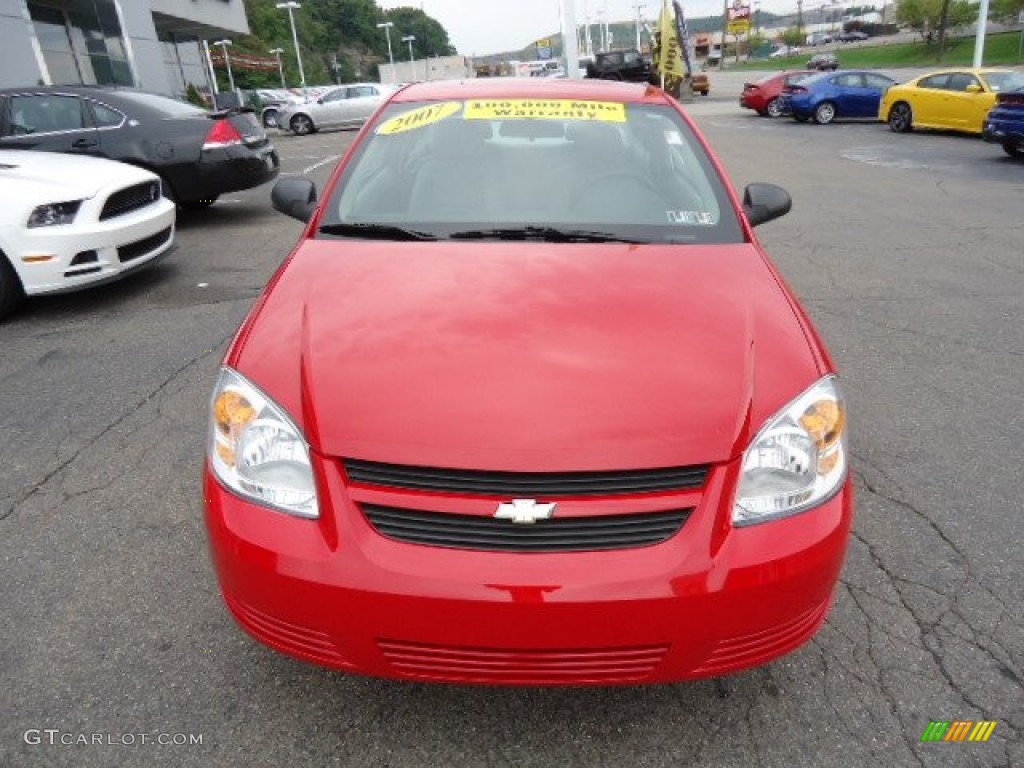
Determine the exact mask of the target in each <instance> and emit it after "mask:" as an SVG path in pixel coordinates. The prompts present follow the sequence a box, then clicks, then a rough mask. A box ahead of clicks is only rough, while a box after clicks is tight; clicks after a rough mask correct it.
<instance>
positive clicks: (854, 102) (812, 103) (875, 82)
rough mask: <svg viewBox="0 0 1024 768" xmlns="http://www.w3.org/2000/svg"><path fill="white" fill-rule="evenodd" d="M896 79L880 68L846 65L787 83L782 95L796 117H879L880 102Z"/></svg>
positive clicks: (818, 120)
mask: <svg viewBox="0 0 1024 768" xmlns="http://www.w3.org/2000/svg"><path fill="white" fill-rule="evenodd" d="M895 84H896V81H895V80H893V79H892V78H890V77H886V76H885V75H880V74H878V73H877V72H870V71H865V70H859V69H845V70H840V71H838V72H828V73H823V74H820V75H814V76H812V77H808V78H807V79H806V80H801V81H800V82H799V83H797V84H795V85H787V86H786V88H785V89H784V90H783V92H782V96H783V99H785V101H786V104H787V106H788V108H789V111H790V113H791V114H792V115H793V118H794V119H795V120H799V121H800V122H801V123H802V122H805V121H807V120H812V119H813V120H814V122H816V123H818V124H820V125H826V124H828V123H831V122H832V121H833V120H835V119H836V118H837V117H870V118H871V119H872V120H877V119H878V102H879V101H881V100H882V94H883V93H885V90H886V89H887V88H888V87H889V86H891V85H895Z"/></svg>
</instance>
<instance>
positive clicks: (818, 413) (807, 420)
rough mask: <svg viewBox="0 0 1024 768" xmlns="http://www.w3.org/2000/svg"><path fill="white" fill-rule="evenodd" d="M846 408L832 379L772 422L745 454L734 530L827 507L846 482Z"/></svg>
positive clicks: (813, 387) (836, 382)
mask: <svg viewBox="0 0 1024 768" xmlns="http://www.w3.org/2000/svg"><path fill="white" fill-rule="evenodd" d="M846 468H847V459H846V406H845V405H844V403H843V396H842V393H841V392H840V390H839V382H838V380H837V379H836V377H835V376H826V377H825V378H823V379H821V380H820V381H818V382H817V383H815V384H814V386H812V387H811V388H810V389H808V390H807V391H806V392H804V393H803V394H802V395H800V396H799V397H798V398H796V399H795V400H794V401H793V402H791V403H790V404H789V405H787V406H786V407H785V408H783V409H782V410H781V411H780V412H779V413H778V414H776V415H775V416H774V417H772V418H771V419H770V420H769V421H768V423H767V424H765V426H764V427H762V428H761V431H760V432H758V433H757V436H756V437H755V438H754V439H753V441H751V443H750V446H749V447H748V448H747V450H746V451H745V452H744V453H743V465H742V468H741V469H740V479H739V484H738V487H737V490H736V500H735V501H734V502H733V508H732V522H733V524H734V525H750V524H752V523H760V522H764V521H765V520H772V519H775V518H779V517H785V516H787V515H792V514H795V513H797V512H802V511H803V510H805V509H809V508H811V507H813V506H816V505H818V504H821V503H822V502H823V501H826V500H827V499H829V498H830V497H831V496H833V495H834V494H835V493H836V492H837V491H838V490H839V489H840V488H841V487H842V484H843V481H844V480H845V479H846Z"/></svg>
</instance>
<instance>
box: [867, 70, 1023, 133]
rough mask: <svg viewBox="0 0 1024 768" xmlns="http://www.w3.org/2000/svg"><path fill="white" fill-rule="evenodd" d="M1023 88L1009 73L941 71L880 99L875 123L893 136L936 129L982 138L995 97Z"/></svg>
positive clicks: (1019, 78) (1018, 78)
mask: <svg viewBox="0 0 1024 768" xmlns="http://www.w3.org/2000/svg"><path fill="white" fill-rule="evenodd" d="M1021 86H1024V74H1022V73H1020V72H1015V71H1013V70H1011V69H973V68H970V67H968V68H964V69H943V70H940V71H937V72H929V73H928V74H926V75H922V76H921V77H918V78H915V79H913V80H909V81H907V82H906V83H902V84H900V85H894V86H892V87H891V88H889V90H887V91H886V92H885V95H884V96H882V101H881V102H880V103H879V105H878V119H879V120H881V121H882V122H883V123H888V124H889V128H891V129H892V130H893V131H895V132H896V133H905V132H907V131H909V130H911V129H912V128H935V129H939V130H949V131H962V132H964V133H976V134H979V135H980V134H981V130H982V128H983V127H984V125H985V116H986V115H987V114H988V111H989V110H990V109H992V107H993V105H994V104H995V103H996V94H997V93H1000V92H1002V91H1009V90H1013V89H1014V88H1020V87H1021Z"/></svg>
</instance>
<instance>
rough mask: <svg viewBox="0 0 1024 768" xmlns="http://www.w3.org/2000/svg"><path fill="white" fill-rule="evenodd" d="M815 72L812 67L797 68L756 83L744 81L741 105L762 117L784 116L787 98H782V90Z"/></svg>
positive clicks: (764, 78)
mask: <svg viewBox="0 0 1024 768" xmlns="http://www.w3.org/2000/svg"><path fill="white" fill-rule="evenodd" d="M814 74H817V73H816V72H814V71H813V70H810V69H796V70H789V71H786V72H776V73H775V74H774V75H769V76H768V77H763V78H761V79H760V80H758V81H757V82H754V83H744V84H743V93H741V94H740V106H741V107H745V108H746V109H752V110H754V111H755V112H757V114H759V115H761V117H782V115H784V114H785V113H786V112H785V110H786V103H785V100H784V99H782V98H780V97H781V96H782V90H783V89H784V88H785V87H786V86H787V85H793V84H795V83H799V82H800V81H801V80H803V79H804V78H806V77H810V76H811V75H814Z"/></svg>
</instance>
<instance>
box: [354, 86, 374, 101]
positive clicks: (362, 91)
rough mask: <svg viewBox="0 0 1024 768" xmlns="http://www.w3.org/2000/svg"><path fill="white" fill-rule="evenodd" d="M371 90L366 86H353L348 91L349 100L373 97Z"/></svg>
mask: <svg viewBox="0 0 1024 768" xmlns="http://www.w3.org/2000/svg"><path fill="white" fill-rule="evenodd" d="M373 95H374V94H373V88H371V87H370V86H368V85H355V86H352V87H351V88H349V89H348V97H349V98H350V99H358V98H362V97H363V96H373Z"/></svg>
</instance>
